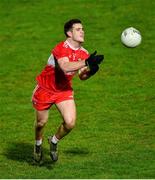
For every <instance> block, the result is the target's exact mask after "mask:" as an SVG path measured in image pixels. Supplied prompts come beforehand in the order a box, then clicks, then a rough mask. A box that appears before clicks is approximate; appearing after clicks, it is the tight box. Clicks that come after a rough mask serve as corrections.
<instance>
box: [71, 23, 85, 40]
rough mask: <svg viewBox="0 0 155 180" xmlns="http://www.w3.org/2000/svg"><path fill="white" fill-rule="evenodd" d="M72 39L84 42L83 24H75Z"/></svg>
mask: <svg viewBox="0 0 155 180" xmlns="http://www.w3.org/2000/svg"><path fill="white" fill-rule="evenodd" d="M71 32H72V39H73V40H74V41H77V42H80V43H83V42H84V29H83V26H82V24H80V23H77V24H73V27H72V31H71Z"/></svg>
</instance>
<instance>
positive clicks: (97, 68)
mask: <svg viewBox="0 0 155 180" xmlns="http://www.w3.org/2000/svg"><path fill="white" fill-rule="evenodd" d="M98 70H99V66H98V64H96V65H94V66H92V67H91V68H90V71H89V75H90V76H93V75H94V74H95V73H96V72H97V71H98Z"/></svg>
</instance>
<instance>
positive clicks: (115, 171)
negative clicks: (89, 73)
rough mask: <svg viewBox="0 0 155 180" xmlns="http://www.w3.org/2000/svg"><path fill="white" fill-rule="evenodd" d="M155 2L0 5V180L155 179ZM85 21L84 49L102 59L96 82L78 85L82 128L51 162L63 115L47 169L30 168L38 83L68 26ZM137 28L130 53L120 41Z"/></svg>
mask: <svg viewBox="0 0 155 180" xmlns="http://www.w3.org/2000/svg"><path fill="white" fill-rule="evenodd" d="M154 9H155V2H154V1H153V0H131V1H125V0H115V1H113V0H97V1H93V0H85V1H82V0H60V1H56V0H51V1H48V0H31V1H30V0H1V1H0V22H1V25H0V121H1V123H0V124H1V131H0V137H1V138H0V140H1V141H0V144H1V146H0V168H1V171H0V178H15V179H16V178H17V179H18V178H34V179H35V178H38V179H39V178H46V179H47V178H51V179H54V178H57V179H59V178H74V179H75V178H86V179H93V178H94V179H98V178H100V179H104V178H111V179H113V178H126V179H127V178H130V179H131V178H155V171H154V167H155V160H154V157H155V141H154V140H155V126H154V122H155V113H154V111H155V96H154V94H155V93H154V90H155V84H154V83H155V78H154V77H155V63H154V62H155V60H154V59H155V54H154V48H155V40H154V39H155V38H154V27H155V11H154ZM71 18H80V19H81V20H82V21H83V24H84V27H85V33H86V38H85V44H84V47H85V48H86V49H88V50H89V52H93V51H94V50H98V52H99V53H104V55H105V62H104V63H103V64H102V65H101V68H100V71H99V72H98V74H97V75H96V76H94V77H92V78H91V79H90V80H88V81H85V82H81V81H80V80H79V79H78V78H77V77H76V78H75V79H74V81H73V86H74V90H75V97H76V104H77V111H78V118H77V126H76V128H75V129H74V130H73V131H72V132H71V134H70V135H68V136H67V137H66V138H65V139H64V140H62V141H61V142H60V144H59V150H60V154H59V161H58V162H57V163H56V164H52V163H51V161H50V157H49V155H48V143H47V141H46V139H47V137H48V135H49V134H53V133H54V132H55V130H56V128H57V127H58V125H59V123H60V122H61V121H60V115H59V114H58V112H57V111H56V109H55V107H54V106H53V107H52V109H51V112H50V118H49V122H48V124H47V126H46V128H45V141H44V152H45V153H44V154H45V162H44V164H43V165H42V166H40V167H39V166H34V165H33V163H32V152H33V143H34V140H33V136H34V135H33V124H34V110H33V108H32V106H31V102H30V99H31V94H32V90H33V88H34V86H35V76H36V75H37V74H38V73H40V71H41V70H42V68H43V67H44V65H45V64H46V62H47V58H48V57H49V54H50V50H51V49H52V48H53V47H54V46H55V44H56V43H58V42H59V41H61V40H63V39H64V35H63V25H64V22H65V21H67V20H68V19H71ZM130 26H133V27H135V28H137V29H138V30H140V32H141V34H142V37H143V40H142V44H141V45H140V46H138V47H137V48H133V49H130V48H126V47H124V46H123V45H122V44H121V42H120V34H121V32H122V31H123V30H124V29H125V28H126V27H130Z"/></svg>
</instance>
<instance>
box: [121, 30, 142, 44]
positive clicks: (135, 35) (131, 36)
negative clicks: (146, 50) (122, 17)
mask: <svg viewBox="0 0 155 180" xmlns="http://www.w3.org/2000/svg"><path fill="white" fill-rule="evenodd" d="M141 41H142V36H141V34H140V32H139V31H138V30H137V29H135V28H133V27H129V28H127V29H125V30H124V31H123V32H122V34H121V42H122V43H123V44H124V45H125V46H127V47H136V46H138V45H139V44H140V43H141Z"/></svg>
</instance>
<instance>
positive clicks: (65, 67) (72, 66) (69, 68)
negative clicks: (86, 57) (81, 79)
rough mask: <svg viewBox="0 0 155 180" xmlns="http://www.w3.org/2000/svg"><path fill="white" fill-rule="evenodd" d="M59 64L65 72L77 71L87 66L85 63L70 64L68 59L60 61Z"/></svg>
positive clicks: (64, 58)
mask: <svg viewBox="0 0 155 180" xmlns="http://www.w3.org/2000/svg"><path fill="white" fill-rule="evenodd" d="M58 64H59V66H60V68H61V69H62V70H63V71H64V72H71V71H77V70H79V69H81V68H83V67H85V66H86V64H85V61H83V60H80V61H77V62H69V59H68V58H67V57H63V58H60V59H58Z"/></svg>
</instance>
